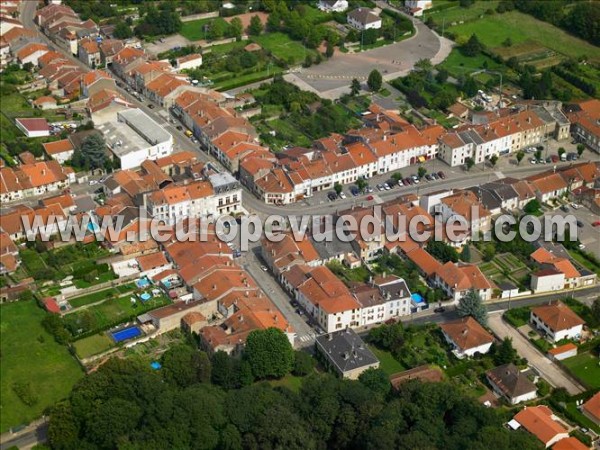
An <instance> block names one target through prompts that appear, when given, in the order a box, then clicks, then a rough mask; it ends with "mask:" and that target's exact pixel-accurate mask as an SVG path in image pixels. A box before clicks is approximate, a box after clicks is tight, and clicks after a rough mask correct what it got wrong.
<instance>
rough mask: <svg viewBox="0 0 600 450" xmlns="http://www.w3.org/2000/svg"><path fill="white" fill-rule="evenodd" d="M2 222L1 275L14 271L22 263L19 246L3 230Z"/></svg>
mask: <svg viewBox="0 0 600 450" xmlns="http://www.w3.org/2000/svg"><path fill="white" fill-rule="evenodd" d="M1 228H3V227H2V224H0V275H4V274H7V273H12V272H14V271H15V270H17V268H18V267H19V265H20V264H21V261H20V260H19V248H18V247H17V246H16V245H15V243H14V242H13V240H12V239H11V238H10V236H9V235H8V233H6V232H5V231H4V230H1Z"/></svg>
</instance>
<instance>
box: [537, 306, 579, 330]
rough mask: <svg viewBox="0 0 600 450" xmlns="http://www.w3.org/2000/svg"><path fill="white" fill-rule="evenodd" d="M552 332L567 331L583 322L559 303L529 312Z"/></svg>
mask: <svg viewBox="0 0 600 450" xmlns="http://www.w3.org/2000/svg"><path fill="white" fill-rule="evenodd" d="M531 312H532V313H533V314H535V315H536V316H537V317H539V318H540V319H541V320H542V321H543V322H544V323H545V324H546V325H547V326H548V328H550V329H551V330H553V331H554V332H557V331H562V330H568V329H570V328H573V327H576V326H579V325H583V324H584V323H585V322H584V321H583V319H582V318H581V317H579V316H578V315H577V314H575V313H574V312H573V311H572V310H571V309H570V308H569V307H568V306H567V305H565V304H564V303H563V302H561V301H557V302H553V303H550V304H548V305H542V306H538V307H536V308H533V309H532V310H531Z"/></svg>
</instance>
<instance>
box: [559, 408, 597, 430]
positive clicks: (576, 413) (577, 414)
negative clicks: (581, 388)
mask: <svg viewBox="0 0 600 450" xmlns="http://www.w3.org/2000/svg"><path fill="white" fill-rule="evenodd" d="M567 411H568V412H569V416H570V417H569V419H571V420H573V419H574V420H576V421H577V422H578V423H579V424H580V425H581V426H583V427H585V428H587V429H588V430H594V431H595V432H596V433H600V426H598V425H596V423H594V422H592V421H591V420H590V419H589V418H588V417H587V416H584V415H583V414H582V413H581V411H580V410H579V409H578V408H577V405H576V404H575V401H570V402H569V403H567Z"/></svg>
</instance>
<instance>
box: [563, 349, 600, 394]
mask: <svg viewBox="0 0 600 450" xmlns="http://www.w3.org/2000/svg"><path fill="white" fill-rule="evenodd" d="M562 363H563V364H564V365H565V366H566V367H567V368H568V369H569V370H570V371H571V372H572V373H573V374H574V375H575V376H576V377H577V378H579V379H580V380H581V381H582V382H583V383H585V384H586V385H587V387H588V388H589V389H598V388H600V361H599V360H598V357H597V356H594V355H592V354H591V353H590V352H586V353H580V354H579V355H577V356H573V357H572V358H568V359H565V360H563V361H562Z"/></svg>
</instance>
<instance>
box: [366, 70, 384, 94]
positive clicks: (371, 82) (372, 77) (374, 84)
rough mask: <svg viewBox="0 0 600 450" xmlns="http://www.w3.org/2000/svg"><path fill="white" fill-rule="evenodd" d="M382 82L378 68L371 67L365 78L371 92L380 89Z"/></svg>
mask: <svg viewBox="0 0 600 450" xmlns="http://www.w3.org/2000/svg"><path fill="white" fill-rule="evenodd" d="M382 84H383V78H382V76H381V73H379V71H378V70H375V69H373V70H372V71H371V73H370V74H369V78H367V86H369V89H371V90H372V91H373V92H377V91H379V90H380V89H381V85H382Z"/></svg>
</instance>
